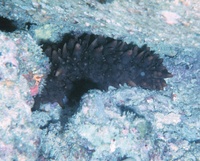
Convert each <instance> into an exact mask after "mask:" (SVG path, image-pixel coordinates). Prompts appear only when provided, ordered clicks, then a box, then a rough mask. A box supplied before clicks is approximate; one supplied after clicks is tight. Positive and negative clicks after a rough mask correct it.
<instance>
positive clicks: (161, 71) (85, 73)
mask: <svg viewBox="0 0 200 161" xmlns="http://www.w3.org/2000/svg"><path fill="white" fill-rule="evenodd" d="M43 49H44V52H45V54H46V55H47V56H48V57H49V59H50V62H51V72H50V73H49V75H48V77H47V79H46V85H45V87H44V89H43V91H42V93H41V94H40V95H38V96H36V98H35V102H36V103H35V107H34V108H35V109H36V106H37V105H38V104H39V103H40V102H42V103H47V102H58V103H59V104H60V105H61V106H62V107H65V106H66V105H74V104H76V103H77V102H79V100H80V98H81V96H82V95H83V94H84V93H85V92H87V91H88V90H89V89H100V90H107V89H108V87H109V86H114V87H119V85H120V84H122V85H123V84H124V83H126V84H127V85H129V86H140V87H142V88H144V89H150V90H162V89H163V88H164V87H165V86H166V82H165V80H164V78H169V77H172V74H171V73H169V72H168V70H167V69H166V67H165V66H163V64H162V62H163V60H162V59H161V58H159V55H158V54H154V52H153V51H151V50H150V48H149V47H147V45H144V46H142V47H141V48H140V47H138V46H137V45H134V44H132V43H130V44H127V43H126V42H123V41H121V40H115V39H113V38H110V37H104V36H100V35H94V34H82V35H75V34H72V33H70V34H66V35H65V36H64V38H63V41H62V42H60V43H58V44H53V43H45V44H43Z"/></svg>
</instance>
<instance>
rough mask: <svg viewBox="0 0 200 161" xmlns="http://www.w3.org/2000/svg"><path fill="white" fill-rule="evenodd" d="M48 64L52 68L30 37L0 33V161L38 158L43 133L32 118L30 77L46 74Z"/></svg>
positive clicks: (23, 34)
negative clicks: (27, 77)
mask: <svg viewBox="0 0 200 161" xmlns="http://www.w3.org/2000/svg"><path fill="white" fill-rule="evenodd" d="M39 60H40V62H39ZM36 62H37V63H36ZM45 63H46V65H47V67H48V59H47V58H45V57H44V56H43V55H41V50H40V48H39V47H38V46H37V45H36V44H35V42H34V41H33V39H32V38H31V37H30V35H27V34H25V33H23V32H21V33H15V34H5V33H2V32H0V120H1V121H0V160H5V161H9V160H20V161H27V160H30V161H34V160H36V159H37V158H38V155H39V146H40V134H41V132H40V130H39V129H38V128H37V127H36V126H35V125H34V124H33V120H32V118H31V115H32V113H31V107H32V105H33V98H32V97H31V92H32V91H31V90H30V89H31V87H32V83H34V82H35V81H34V80H33V78H32V77H31V74H30V73H34V74H35V75H37V74H38V75H42V74H45V73H44V71H45V72H46V71H47V68H45V67H42V66H43V65H45ZM25 75H30V79H29V80H27V79H26V78H25Z"/></svg>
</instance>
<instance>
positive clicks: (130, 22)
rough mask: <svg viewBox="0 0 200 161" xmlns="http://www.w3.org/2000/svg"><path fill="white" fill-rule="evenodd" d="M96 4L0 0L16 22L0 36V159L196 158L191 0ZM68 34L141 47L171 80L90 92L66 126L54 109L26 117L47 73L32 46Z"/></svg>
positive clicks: (197, 75) (197, 77) (198, 41)
mask: <svg viewBox="0 0 200 161" xmlns="http://www.w3.org/2000/svg"><path fill="white" fill-rule="evenodd" d="M100 2H106V3H99V1H98V0H82V1H80V0H73V1H66V0H48V1H46V0H30V1H24V0H14V1H8V0H2V1H0V16H2V17H5V18H8V19H10V20H11V21H14V22H16V25H17V30H16V31H15V32H14V33H13V34H11V35H9V36H8V34H7V33H3V32H1V34H0V35H1V37H0V46H1V47H0V51H1V54H2V53H3V54H2V55H1V56H0V59H1V61H0V63H1V66H0V75H1V80H0V82H1V83H0V84H1V85H0V88H1V92H0V94H1V95H0V96H1V97H0V98H1V99H0V103H1V104H0V107H1V108H0V117H1V120H3V121H1V123H0V130H1V135H0V138H1V139H0V140H1V144H0V146H1V150H2V151H1V153H0V159H2V160H6V159H8V160H9V159H10V160H14V159H18V160H34V161H35V160H39V161H41V160H43V161H55V160H56V161H63V160H67V159H69V160H72V161H74V160H81V161H83V160H87V161H88V160H92V161H93V160H95V161H96V160H98V161H105V160H114V161H120V160H123V161H124V160H139V161H140V160H145V161H146V160H151V161H154V160H160V161H168V160H183V161H184V160H199V158H200V153H199V149H200V144H199V142H200V141H199V140H200V124H199V120H200V113H199V107H200V96H199V91H200V70H199V69H200V63H199V62H200V61H199V60H200V55H199V53H200V48H199V46H200V35H199V33H200V30H199V29H200V21H199V10H200V1H199V0H193V1H188V0H181V1H179V0H175V1H172V0H156V1H155V0H150V1H149V0H140V1H134V0H124V1H122V0H106V1H102V0H101V1H100ZM25 24H28V25H25ZM24 25H25V26H26V27H24ZM19 30H21V31H22V30H23V31H25V32H26V34H25V32H21V31H19ZM71 31H74V32H75V33H88V34H91V33H94V34H96V35H104V36H105V37H107V36H108V37H112V38H114V39H120V40H122V41H123V42H126V43H127V44H128V43H130V42H134V43H135V44H137V45H138V46H139V47H141V46H142V45H143V44H148V46H149V47H150V48H151V50H155V51H156V52H157V53H159V56H160V58H163V60H164V62H163V64H164V66H166V68H167V69H168V70H169V71H170V72H171V73H173V78H170V79H166V80H165V81H166V82H167V87H165V88H164V90H163V91H150V90H144V89H142V88H140V87H127V86H126V85H124V86H120V87H119V88H118V89H115V88H111V87H109V88H108V91H107V92H103V91H102V92H101V91H98V90H93V91H90V92H89V93H86V95H84V96H83V97H82V99H81V102H80V106H79V108H78V111H77V114H75V115H74V116H73V117H72V118H71V119H69V120H68V119H67V118H68V112H69V111H67V110H65V109H64V110H63V109H62V108H61V107H60V106H59V105H58V104H57V103H53V104H51V103H48V104H41V106H40V109H39V110H38V111H34V112H32V113H31V107H32V105H33V98H32V96H33V97H34V96H35V95H37V94H38V93H41V91H42V87H43V85H44V83H45V81H44V80H45V78H46V76H47V74H48V73H49V71H50V69H49V63H48V62H49V61H48V58H47V57H44V55H42V49H41V48H40V47H39V46H38V45H36V42H35V41H38V40H40V39H45V40H47V41H48V40H50V41H53V42H54V43H57V42H58V41H59V40H61V38H62V36H63V34H64V33H69V32H71ZM21 40H23V41H21ZM10 42H12V45H10ZM13 46H15V47H14V48H13ZM16 49H17V53H18V54H16ZM18 49H19V50H18ZM61 49H62V48H61ZM56 52H57V50H56ZM17 64H18V65H17ZM10 80H11V81H10ZM129 118H130V119H129ZM66 122H68V123H67V124H66ZM121 125H122V126H121ZM108 131H109V132H108ZM104 132H105V134H107V135H106V136H105V135H104ZM134 136H135V137H134ZM143 143H145V144H143ZM129 145H130V146H129ZM138 145H139V146H140V147H141V148H140V149H139V148H138ZM134 150H135V151H134Z"/></svg>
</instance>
